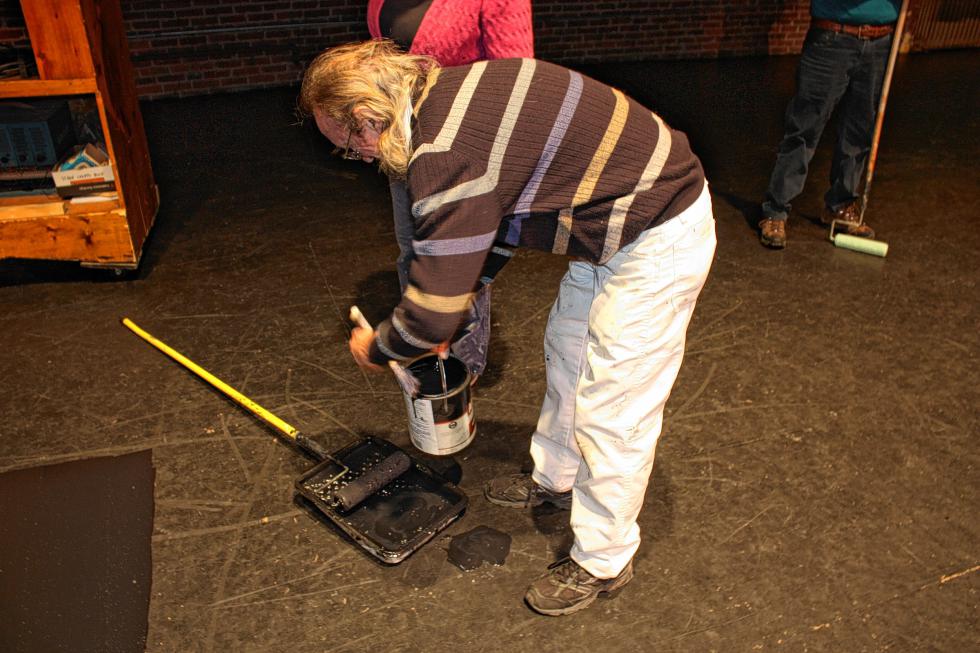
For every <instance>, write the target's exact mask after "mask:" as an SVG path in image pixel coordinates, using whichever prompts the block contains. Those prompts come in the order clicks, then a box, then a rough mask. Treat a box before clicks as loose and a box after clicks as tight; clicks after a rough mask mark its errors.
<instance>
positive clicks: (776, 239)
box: [759, 218, 786, 249]
mask: <svg viewBox="0 0 980 653" xmlns="http://www.w3.org/2000/svg"><path fill="white" fill-rule="evenodd" d="M759 240H760V241H761V242H762V244H763V245H765V246H766V247H772V248H773V249H782V248H784V247H786V221H785V220H773V219H772V218H763V220H762V221H761V222H759Z"/></svg>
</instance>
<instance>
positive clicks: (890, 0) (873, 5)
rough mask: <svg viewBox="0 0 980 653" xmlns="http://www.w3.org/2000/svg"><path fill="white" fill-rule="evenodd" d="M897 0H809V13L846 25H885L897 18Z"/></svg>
mask: <svg viewBox="0 0 980 653" xmlns="http://www.w3.org/2000/svg"><path fill="white" fill-rule="evenodd" d="M899 4H900V3H899V0H810V15H811V16H813V17H814V18H823V19H825V20H832V21H834V22H835V23H846V24H848V25H887V24H889V23H894V22H895V21H896V20H898V8H899Z"/></svg>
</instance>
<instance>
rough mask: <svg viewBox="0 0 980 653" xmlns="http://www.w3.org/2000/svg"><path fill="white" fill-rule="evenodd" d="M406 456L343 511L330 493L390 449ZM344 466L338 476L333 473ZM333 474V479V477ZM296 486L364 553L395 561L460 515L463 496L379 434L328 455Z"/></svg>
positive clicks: (381, 559)
mask: <svg viewBox="0 0 980 653" xmlns="http://www.w3.org/2000/svg"><path fill="white" fill-rule="evenodd" d="M399 450H401V451H403V452H404V453H405V454H406V455H407V456H408V457H409V458H410V459H411V461H412V464H411V466H410V467H409V468H408V470H407V471H406V472H405V473H403V474H402V475H401V476H399V477H398V478H396V479H395V480H393V481H392V482H391V483H389V484H388V485H386V486H384V487H383V488H381V489H380V490H378V491H377V492H375V493H374V494H373V495H371V496H369V497H368V498H366V499H364V501H362V502H361V503H359V504H358V505H356V506H354V508H353V509H351V510H350V511H348V512H345V511H344V510H343V509H341V508H339V507H338V506H337V505H336V502H335V501H334V499H333V493H334V492H335V491H336V490H337V489H338V488H340V487H342V486H343V485H344V484H346V483H349V482H350V481H353V480H354V479H356V478H357V477H358V476H359V475H360V474H361V473H363V472H364V471H365V470H366V469H368V468H370V467H371V466H372V465H375V464H377V463H379V462H380V461H382V460H384V459H385V458H387V457H388V456H389V455H391V454H392V453H395V452H397V451H399ZM345 467H347V468H348V470H349V471H348V472H347V473H346V474H344V475H342V476H340V478H339V479H337V476H338V474H340V473H341V472H343V471H344V468H345ZM334 479H337V480H334ZM296 490H297V491H298V492H299V493H300V495H302V496H303V497H304V498H305V499H306V500H307V501H309V502H310V503H312V504H313V505H314V506H315V507H316V508H317V510H318V511H319V512H320V513H322V514H323V516H324V517H325V518H326V519H328V520H329V521H330V522H332V523H333V524H334V525H335V526H337V528H339V529H340V530H342V531H343V532H344V533H345V534H347V535H348V536H349V537H350V538H351V539H353V540H354V541H355V542H356V543H357V544H358V545H360V546H361V548H363V549H364V550H365V551H367V552H368V553H369V554H371V555H372V556H374V557H375V558H377V559H378V560H380V561H381V562H384V563H387V564H397V563H399V562H401V561H402V560H404V559H405V558H407V557H408V556H409V555H411V554H412V553H413V552H415V551H417V550H418V549H419V548H420V547H421V546H422V545H423V544H425V543H426V542H428V541H429V540H430V539H432V538H433V537H435V535H436V534H437V533H439V532H440V531H442V530H443V529H444V528H446V527H447V526H449V525H450V524H451V523H453V522H454V521H455V520H456V519H458V518H459V517H460V516H462V514H463V511H464V510H465V509H466V503H467V498H466V494H464V493H463V491H462V490H460V489H459V488H458V487H456V486H455V485H453V484H452V483H450V482H449V481H447V480H446V479H444V478H443V477H441V476H440V475H439V474H437V473H436V472H435V471H433V470H432V469H431V468H430V467H428V466H427V465H426V464H425V463H423V462H421V461H420V460H418V459H416V458H415V457H413V456H412V455H411V454H410V453H409V452H407V451H405V450H404V449H401V448H400V447H398V446H396V445H395V444H392V443H391V442H388V441H387V440H383V439H381V438H372V437H368V438H365V439H364V440H361V441H358V442H355V443H354V444H351V445H349V446H347V447H344V448H343V449H341V450H339V451H337V452H335V453H334V454H332V456H331V457H330V458H328V459H327V460H325V461H323V462H322V463H320V464H319V465H317V466H316V467H314V468H313V469H311V470H310V471H308V472H307V473H305V474H303V476H301V477H300V478H298V479H297V480H296Z"/></svg>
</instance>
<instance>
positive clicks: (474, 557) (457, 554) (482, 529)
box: [449, 526, 510, 571]
mask: <svg viewBox="0 0 980 653" xmlns="http://www.w3.org/2000/svg"><path fill="white" fill-rule="evenodd" d="M509 553H510V535H508V534H507V533H502V532H500V531H498V530H496V529H494V528H490V527H489V526H477V527H476V528H474V529H471V530H469V531H466V532H465V533H463V534H461V535H457V536H456V537H454V538H453V539H452V540H451V541H450V542H449V562H451V563H453V564H454V565H456V566H457V567H459V568H460V569H462V570H463V571H472V570H474V569H479V568H480V567H482V566H483V564H484V563H486V562H489V563H490V564H492V565H502V564H504V562H505V561H506V560H507V555H508V554H509Z"/></svg>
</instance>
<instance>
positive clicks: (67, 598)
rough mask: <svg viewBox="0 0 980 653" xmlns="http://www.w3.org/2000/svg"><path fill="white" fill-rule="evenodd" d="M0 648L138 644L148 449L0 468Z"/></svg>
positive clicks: (146, 540) (144, 582) (145, 570)
mask: <svg viewBox="0 0 980 653" xmlns="http://www.w3.org/2000/svg"><path fill="white" fill-rule="evenodd" d="M0 516H2V517H0V615H2V616H0V622H2V624H3V625H2V627H0V651H4V652H5V653H19V652H21V651H24V652H34V651H52V652H53V651H72V652H74V651H120V652H129V651H133V652H134V653H136V652H142V651H143V650H144V649H145V647H146V632H147V609H148V607H149V604H150V576H151V573H152V567H151V560H150V537H151V535H152V531H153V464H152V458H151V452H150V451H149V450H147V451H141V452H137V453H132V454H128V455H125V456H117V457H107V458H91V459H88V460H79V461H75V462H69V463H62V464H58V465H48V466H44V467H34V468H30V469H20V470H16V471H12V472H6V473H4V474H0Z"/></svg>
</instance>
